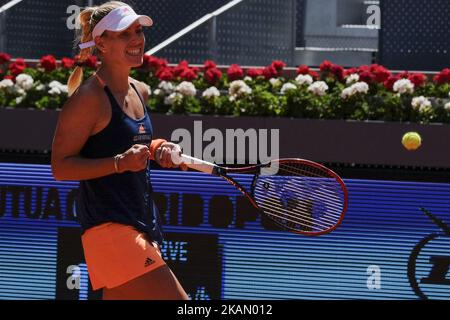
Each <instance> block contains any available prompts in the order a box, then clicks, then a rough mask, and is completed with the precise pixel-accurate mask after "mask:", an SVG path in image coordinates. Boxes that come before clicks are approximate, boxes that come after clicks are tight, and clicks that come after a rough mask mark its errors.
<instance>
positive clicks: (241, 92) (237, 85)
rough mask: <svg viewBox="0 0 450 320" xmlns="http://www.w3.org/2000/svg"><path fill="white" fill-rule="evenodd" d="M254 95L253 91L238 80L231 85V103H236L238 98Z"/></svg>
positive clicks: (229, 92) (229, 90)
mask: <svg viewBox="0 0 450 320" xmlns="http://www.w3.org/2000/svg"><path fill="white" fill-rule="evenodd" d="M251 93H252V89H251V88H250V87H249V86H248V85H247V84H246V83H245V82H244V81H242V80H236V81H233V82H232V83H230V89H228V94H229V95H230V101H234V100H235V99H236V98H238V97H243V96H246V95H248V94H251Z"/></svg>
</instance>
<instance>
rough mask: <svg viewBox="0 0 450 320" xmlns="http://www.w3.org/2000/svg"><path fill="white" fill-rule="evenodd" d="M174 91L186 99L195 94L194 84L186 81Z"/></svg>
mask: <svg viewBox="0 0 450 320" xmlns="http://www.w3.org/2000/svg"><path fill="white" fill-rule="evenodd" d="M176 90H177V91H178V92H179V93H181V94H182V95H183V96H186V97H193V96H195V95H196V93H197V90H196V89H195V86H194V84H193V83H192V82H188V81H183V82H182V83H180V84H179V85H178V86H177V88H176Z"/></svg>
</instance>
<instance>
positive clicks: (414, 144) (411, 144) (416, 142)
mask: <svg viewBox="0 0 450 320" xmlns="http://www.w3.org/2000/svg"><path fill="white" fill-rule="evenodd" d="M402 144H403V146H404V147H405V148H406V150H409V151H413V150H417V149H418V148H419V147H420V146H421V145H422V138H421V137H420V134H418V133H417V132H407V133H405V134H404V135H403V138H402Z"/></svg>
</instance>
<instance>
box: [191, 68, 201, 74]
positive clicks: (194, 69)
mask: <svg viewBox="0 0 450 320" xmlns="http://www.w3.org/2000/svg"><path fill="white" fill-rule="evenodd" d="M191 70H192V71H194V72H195V74H198V73H199V72H200V69H199V68H198V67H191Z"/></svg>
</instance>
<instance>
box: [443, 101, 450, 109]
mask: <svg viewBox="0 0 450 320" xmlns="http://www.w3.org/2000/svg"><path fill="white" fill-rule="evenodd" d="M444 109H445V110H447V111H450V102H447V103H446V104H445V106H444Z"/></svg>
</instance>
